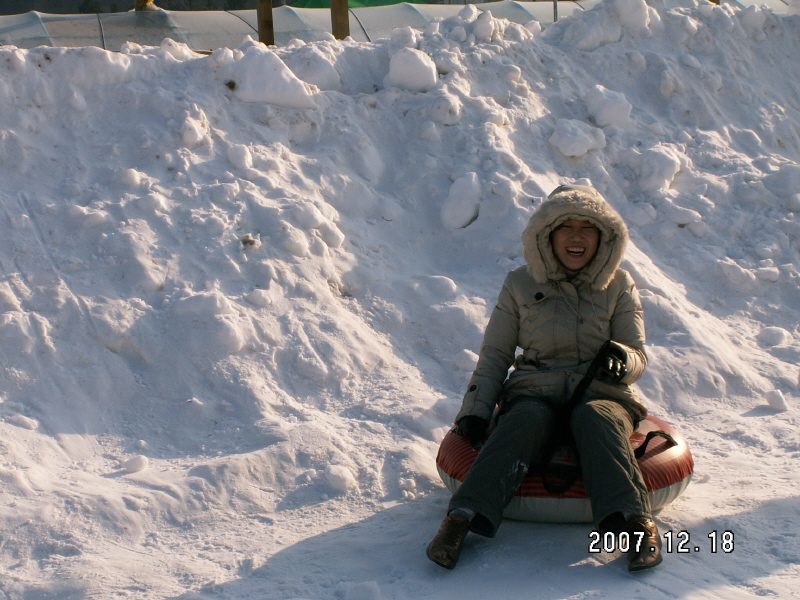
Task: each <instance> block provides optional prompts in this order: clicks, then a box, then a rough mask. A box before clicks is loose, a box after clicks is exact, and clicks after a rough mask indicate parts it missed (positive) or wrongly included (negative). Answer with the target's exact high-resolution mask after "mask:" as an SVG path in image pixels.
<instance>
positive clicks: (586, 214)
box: [456, 186, 647, 422]
mask: <svg viewBox="0 0 800 600" xmlns="http://www.w3.org/2000/svg"><path fill="white" fill-rule="evenodd" d="M569 219H578V220H583V221H589V222H591V223H593V224H594V225H595V226H597V227H598V229H599V230H600V243H599V246H598V250H597V254H596V255H595V257H594V258H593V259H592V261H591V262H590V263H589V264H588V265H587V266H585V267H584V268H583V269H581V271H580V272H579V273H578V274H577V275H576V276H574V277H573V278H571V279H570V278H568V277H567V274H566V272H565V271H564V268H563V266H561V263H559V262H558V260H556V258H555V255H554V254H553V250H552V247H551V245H550V232H552V231H553V229H554V228H556V227H558V225H560V224H561V223H563V222H564V221H567V220H569ZM627 241H628V230H627V227H626V226H625V223H624V221H623V220H622V218H621V217H620V216H619V214H618V213H617V212H616V211H615V210H614V209H613V208H612V207H611V206H610V205H609V204H608V203H607V202H606V201H605V200H604V199H603V197H602V196H601V195H600V194H599V193H598V192H597V191H596V190H594V189H593V188H589V187H585V186H561V187H559V188H557V189H556V190H554V191H553V193H551V194H550V196H549V197H548V199H547V200H545V201H544V202H543V203H542V204H541V205H540V206H539V208H538V209H537V210H536V211H535V212H534V213H533V215H532V216H531V218H530V221H529V222H528V225H527V227H526V228H525V231H523V233H522V245H523V251H524V256H525V261H526V263H527V266H525V267H520V268H518V269H516V270H514V271H512V272H511V273H509V274H508V276H507V277H506V280H505V283H504V284H503V289H502V291H501V292H500V297H499V298H498V300H497V306H496V307H495V309H494V311H493V312H492V315H491V318H490V319H489V324H488V325H487V327H486V333H485V335H484V338H483V344H482V346H481V352H480V358H479V359H478V365H477V367H476V369H475V372H474V373H473V375H472V379H471V380H470V383H469V387H468V391H467V393H466V395H465V396H464V401H463V403H462V406H461V411H460V412H459V413H458V415H457V417H456V422H458V420H459V419H461V417H464V416H466V415H477V416H479V417H483V418H484V419H487V420H488V419H490V418H491V416H492V412H493V410H494V407H495V405H496V404H497V402H498V401H499V400H500V399H501V397H503V398H508V397H513V396H517V395H533V396H540V397H545V398H548V399H549V400H550V401H552V402H553V403H554V404H559V403H563V402H566V401H567V400H568V399H569V397H570V395H571V394H572V391H573V390H574V389H575V386H576V385H577V384H578V382H579V381H580V379H581V377H582V376H583V374H584V373H585V372H586V370H587V369H588V367H589V364H590V363H591V361H592V359H593V358H594V357H595V355H596V354H597V352H598V351H599V350H600V347H601V346H602V345H603V343H604V342H605V341H606V340H609V339H610V340H613V341H614V342H617V343H618V344H620V345H621V346H622V347H623V348H624V349H625V351H626V352H627V360H626V368H627V374H626V375H625V377H624V379H623V380H622V382H621V383H618V384H614V383H608V382H605V381H602V379H595V380H594V381H593V382H592V384H591V385H590V387H589V390H588V392H587V396H588V397H590V398H607V399H612V400H617V401H619V402H621V403H623V404H625V405H627V406H629V407H630V408H631V409H633V411H634V412H635V413H637V414H639V415H640V416H641V417H644V416H645V415H646V414H647V411H646V408H645V407H644V405H643V404H642V402H641V400H640V399H639V397H638V396H637V394H636V392H635V391H634V390H633V388H632V387H631V386H630V384H632V383H633V382H635V381H637V380H638V379H639V378H640V377H641V375H642V372H643V371H644V368H645V366H646V365H647V356H646V355H645V351H644V343H645V333H644V319H643V316H642V305H641V302H640V300H639V295H638V293H637V291H636V287H635V285H634V283H633V279H632V278H631V276H630V274H629V273H628V272H627V271H625V270H623V269H620V268H619V264H620V262H621V261H622V256H623V254H624V252H625V247H626V245H627ZM517 348H520V349H521V350H522V353H521V354H519V355H518V356H516V358H515V354H516V350H517ZM512 365H513V367H514V369H513V370H512V371H511V372H510V373H509V368H510V367H511V366H512Z"/></svg>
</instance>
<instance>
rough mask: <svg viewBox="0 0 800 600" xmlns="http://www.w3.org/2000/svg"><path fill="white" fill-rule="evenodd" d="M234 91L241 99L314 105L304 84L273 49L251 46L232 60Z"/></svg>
mask: <svg viewBox="0 0 800 600" xmlns="http://www.w3.org/2000/svg"><path fill="white" fill-rule="evenodd" d="M233 70H234V83H235V84H236V86H235V89H234V94H236V97H237V98H238V99H239V100H241V101H242V102H268V103H270V104H275V105H276V106H283V107H285V108H315V107H316V104H315V103H314V100H313V98H312V97H311V94H310V93H309V91H308V88H307V87H306V84H305V83H303V82H302V81H300V80H299V79H298V78H297V76H296V75H295V74H294V73H292V72H291V70H289V67H287V66H286V64H285V63H284V62H283V61H282V60H281V59H280V58H279V57H278V55H277V54H275V53H274V52H272V51H270V50H267V49H266V48H263V47H259V46H251V47H250V48H249V49H248V50H247V52H245V54H244V56H243V57H242V58H240V59H239V60H237V61H236V62H235V63H234V64H233Z"/></svg>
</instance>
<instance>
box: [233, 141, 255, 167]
mask: <svg viewBox="0 0 800 600" xmlns="http://www.w3.org/2000/svg"><path fill="white" fill-rule="evenodd" d="M228 161H229V162H230V163H231V164H232V165H233V166H234V167H236V168H237V169H239V170H240V171H244V170H246V169H252V168H253V155H252V154H251V153H250V148H248V147H247V146H245V145H243V144H235V145H233V146H231V147H230V148H228Z"/></svg>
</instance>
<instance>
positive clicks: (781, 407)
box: [766, 390, 789, 412]
mask: <svg viewBox="0 0 800 600" xmlns="http://www.w3.org/2000/svg"><path fill="white" fill-rule="evenodd" d="M766 398H767V403H768V404H769V406H770V408H771V409H773V410H777V411H779V412H783V411H785V410H789V405H788V404H786V398H784V397H783V392H781V391H780V390H772V391H771V392H767V395H766Z"/></svg>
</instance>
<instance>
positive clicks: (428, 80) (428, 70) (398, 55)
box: [384, 48, 439, 92]
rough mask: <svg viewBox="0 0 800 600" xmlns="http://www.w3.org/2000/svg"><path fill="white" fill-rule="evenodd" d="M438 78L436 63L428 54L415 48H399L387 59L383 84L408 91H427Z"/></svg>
mask: <svg viewBox="0 0 800 600" xmlns="http://www.w3.org/2000/svg"><path fill="white" fill-rule="evenodd" d="M438 80H439V76H438V73H437V71H436V64H435V63H434V62H433V59H431V57H430V56H428V55H427V54H425V53H424V52H421V51H419V50H417V49H416V48H400V49H399V50H398V51H397V52H395V53H394V54H393V55H392V58H391V59H390V61H389V73H388V74H387V75H386V79H385V80H384V85H386V86H395V87H399V88H402V89H404V90H408V91H410V92H427V91H428V90H431V89H433V88H434V87H435V86H436V84H437V82H438Z"/></svg>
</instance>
